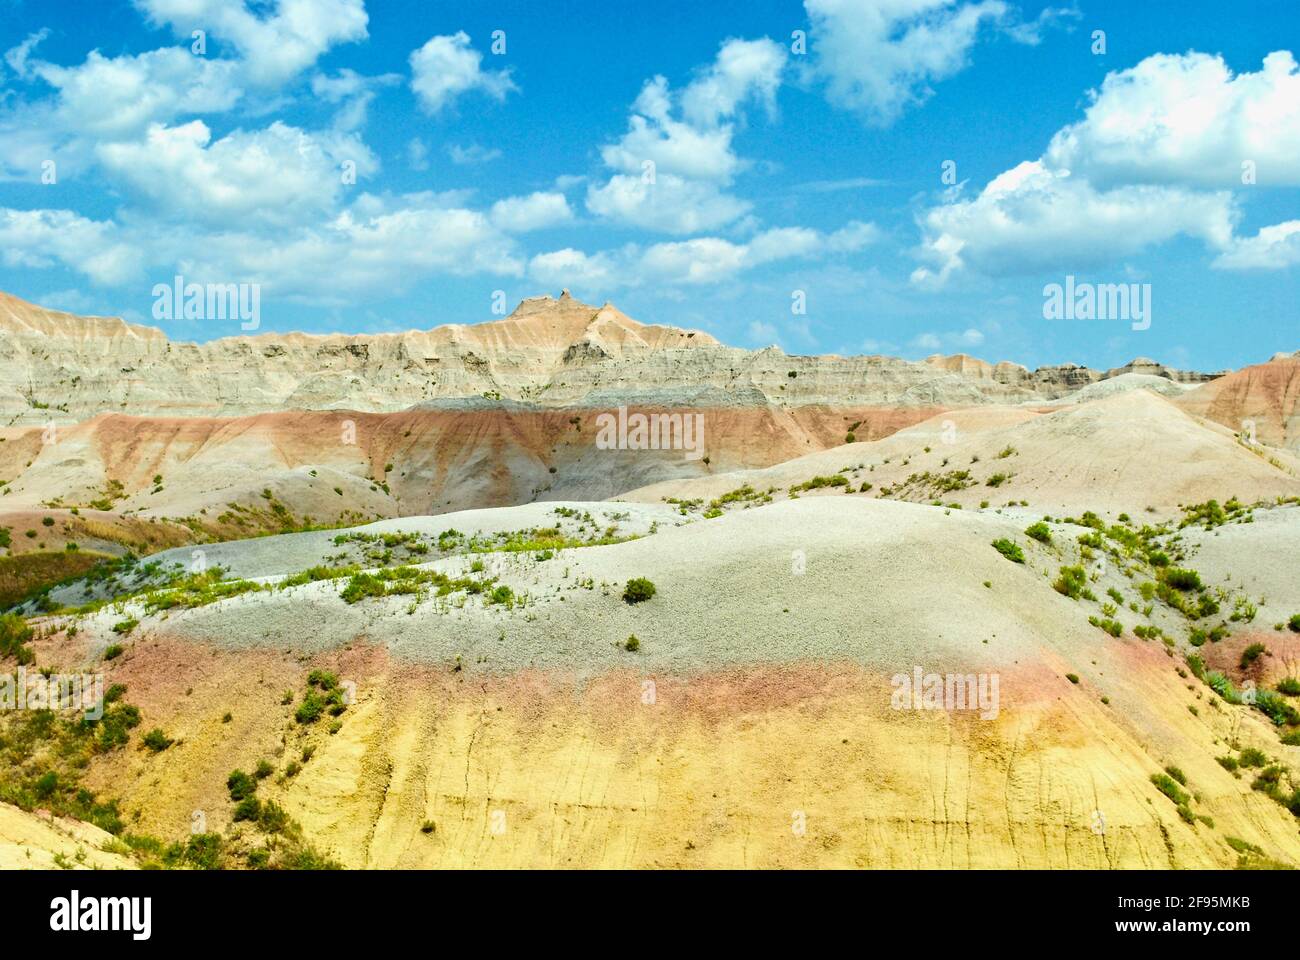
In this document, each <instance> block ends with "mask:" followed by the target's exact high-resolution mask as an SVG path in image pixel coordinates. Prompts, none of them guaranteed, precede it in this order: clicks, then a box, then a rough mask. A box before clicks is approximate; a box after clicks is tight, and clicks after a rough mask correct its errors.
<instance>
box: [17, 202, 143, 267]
mask: <svg viewBox="0 0 1300 960" xmlns="http://www.w3.org/2000/svg"><path fill="white" fill-rule="evenodd" d="M0 251H3V253H0V258H3V260H4V263H5V265H6V266H11V267H29V268H37V269H39V268H47V267H51V266H54V265H55V264H56V263H59V264H62V265H63V266H66V267H68V268H70V269H72V270H75V271H77V272H78V273H81V274H83V275H84V276H86V277H88V278H90V279H91V280H92V281H93V282H95V283H98V284H105V285H114V284H120V283H125V282H128V281H130V280H133V279H136V278H137V276H138V275H139V274H140V270H141V267H142V262H143V261H142V257H141V255H140V253H139V251H138V249H137V248H135V247H134V246H132V245H131V244H130V243H127V242H123V241H122V239H121V238H120V230H119V229H118V228H117V226H116V225H115V224H113V223H108V222H102V221H97V220H88V219H86V218H85V217H82V216H79V215H78V214H76V213H73V212H72V211H71V210H10V209H4V208H0Z"/></svg>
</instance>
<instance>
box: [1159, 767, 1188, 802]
mask: <svg viewBox="0 0 1300 960" xmlns="http://www.w3.org/2000/svg"><path fill="white" fill-rule="evenodd" d="M1151 782H1152V783H1154V784H1155V786H1156V789H1157V790H1159V791H1160V792H1161V793H1163V794H1164V795H1165V796H1166V797H1168V798H1169V799H1170V800H1172V801H1173V802H1174V805H1175V806H1179V807H1185V806H1187V803H1188V801H1189V800H1191V799H1192V798H1191V797H1190V796H1188V795H1187V792H1186V791H1185V790H1183V789H1182V788H1180V787H1179V786H1178V784H1177V783H1176V782H1175V781H1174V778H1173V777H1171V776H1169V775H1168V774H1166V773H1153V774H1151Z"/></svg>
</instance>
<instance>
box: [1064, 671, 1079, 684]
mask: <svg viewBox="0 0 1300 960" xmlns="http://www.w3.org/2000/svg"><path fill="white" fill-rule="evenodd" d="M1065 679H1066V680H1069V681H1070V682H1071V683H1078V682H1079V675H1078V674H1077V673H1067V674H1066V675H1065Z"/></svg>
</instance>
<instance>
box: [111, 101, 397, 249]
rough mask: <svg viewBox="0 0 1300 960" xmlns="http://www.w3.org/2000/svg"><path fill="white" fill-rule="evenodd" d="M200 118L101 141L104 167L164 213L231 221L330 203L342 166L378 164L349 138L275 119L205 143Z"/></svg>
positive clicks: (272, 218) (280, 220) (363, 168)
mask: <svg viewBox="0 0 1300 960" xmlns="http://www.w3.org/2000/svg"><path fill="white" fill-rule="evenodd" d="M210 138H211V133H210V131H209V130H208V128H207V125H206V124H204V123H203V121H201V120H193V121H191V122H190V123H187V124H184V125H182V126H179V127H164V126H162V125H160V124H155V125H153V126H152V127H150V128H149V131H148V133H147V134H146V136H145V138H144V139H143V140H142V141H138V142H127V143H108V144H102V145H101V146H100V147H99V148H98V151H97V153H98V156H99V159H100V162H101V164H102V165H103V167H104V169H106V170H108V171H109V172H110V173H111V174H113V175H114V176H115V177H118V178H119V179H120V180H122V181H123V182H125V183H128V184H130V185H131V186H132V187H134V188H135V189H136V190H137V191H139V192H140V193H141V194H143V195H145V196H147V197H149V198H150V199H151V200H153V201H155V202H156V203H157V204H158V206H159V207H160V208H161V209H162V211H163V212H165V214H166V215H167V216H169V217H175V216H181V217H186V218H193V219H196V220H200V221H206V222H216V223H223V224H226V223H230V222H232V221H235V220H256V221H259V222H266V223H275V224H286V223H293V222H295V221H298V220H300V219H301V218H303V217H305V216H308V215H311V214H313V213H315V214H320V213H322V212H325V211H329V210H331V209H333V208H334V206H335V204H336V202H337V200H338V198H339V196H340V194H341V192H342V190H343V173H342V171H343V164H344V163H346V162H348V161H351V162H352V163H353V164H355V165H356V172H357V173H358V174H359V175H362V176H364V175H366V174H369V173H372V172H374V170H375V169H376V167H377V161H376V160H375V158H374V156H373V155H372V154H371V153H370V151H369V149H368V148H367V147H366V146H365V145H364V144H362V143H361V142H360V141H359V140H357V139H356V138H354V137H349V136H345V135H340V134H308V133H306V132H304V131H302V130H299V129H297V128H296V127H290V126H287V125H286V124H283V123H281V122H279V121H276V122H275V123H272V124H271V125H270V126H269V127H267V128H266V129H264V130H257V131H252V132H245V131H242V130H236V131H234V132H233V133H230V134H228V135H227V136H225V137H223V138H221V139H220V140H218V141H217V142H216V143H212V144H209V140H210Z"/></svg>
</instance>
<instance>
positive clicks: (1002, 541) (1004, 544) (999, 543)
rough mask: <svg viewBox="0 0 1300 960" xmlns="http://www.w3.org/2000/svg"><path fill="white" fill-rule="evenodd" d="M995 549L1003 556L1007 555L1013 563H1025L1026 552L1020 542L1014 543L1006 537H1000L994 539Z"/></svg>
mask: <svg viewBox="0 0 1300 960" xmlns="http://www.w3.org/2000/svg"><path fill="white" fill-rule="evenodd" d="M993 549H994V550H996V551H997V552H998V553H1000V554H1002V556H1004V557H1006V558H1007V559H1008V560H1010V561H1011V562H1012V563H1024V562H1025V552H1024V551H1023V550H1021V549H1020V546H1019V544H1016V543H1013V542H1012V541H1010V540H1008V539H1007V538H1006V537H999V538H998V539H997V540H994V541H993Z"/></svg>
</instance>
